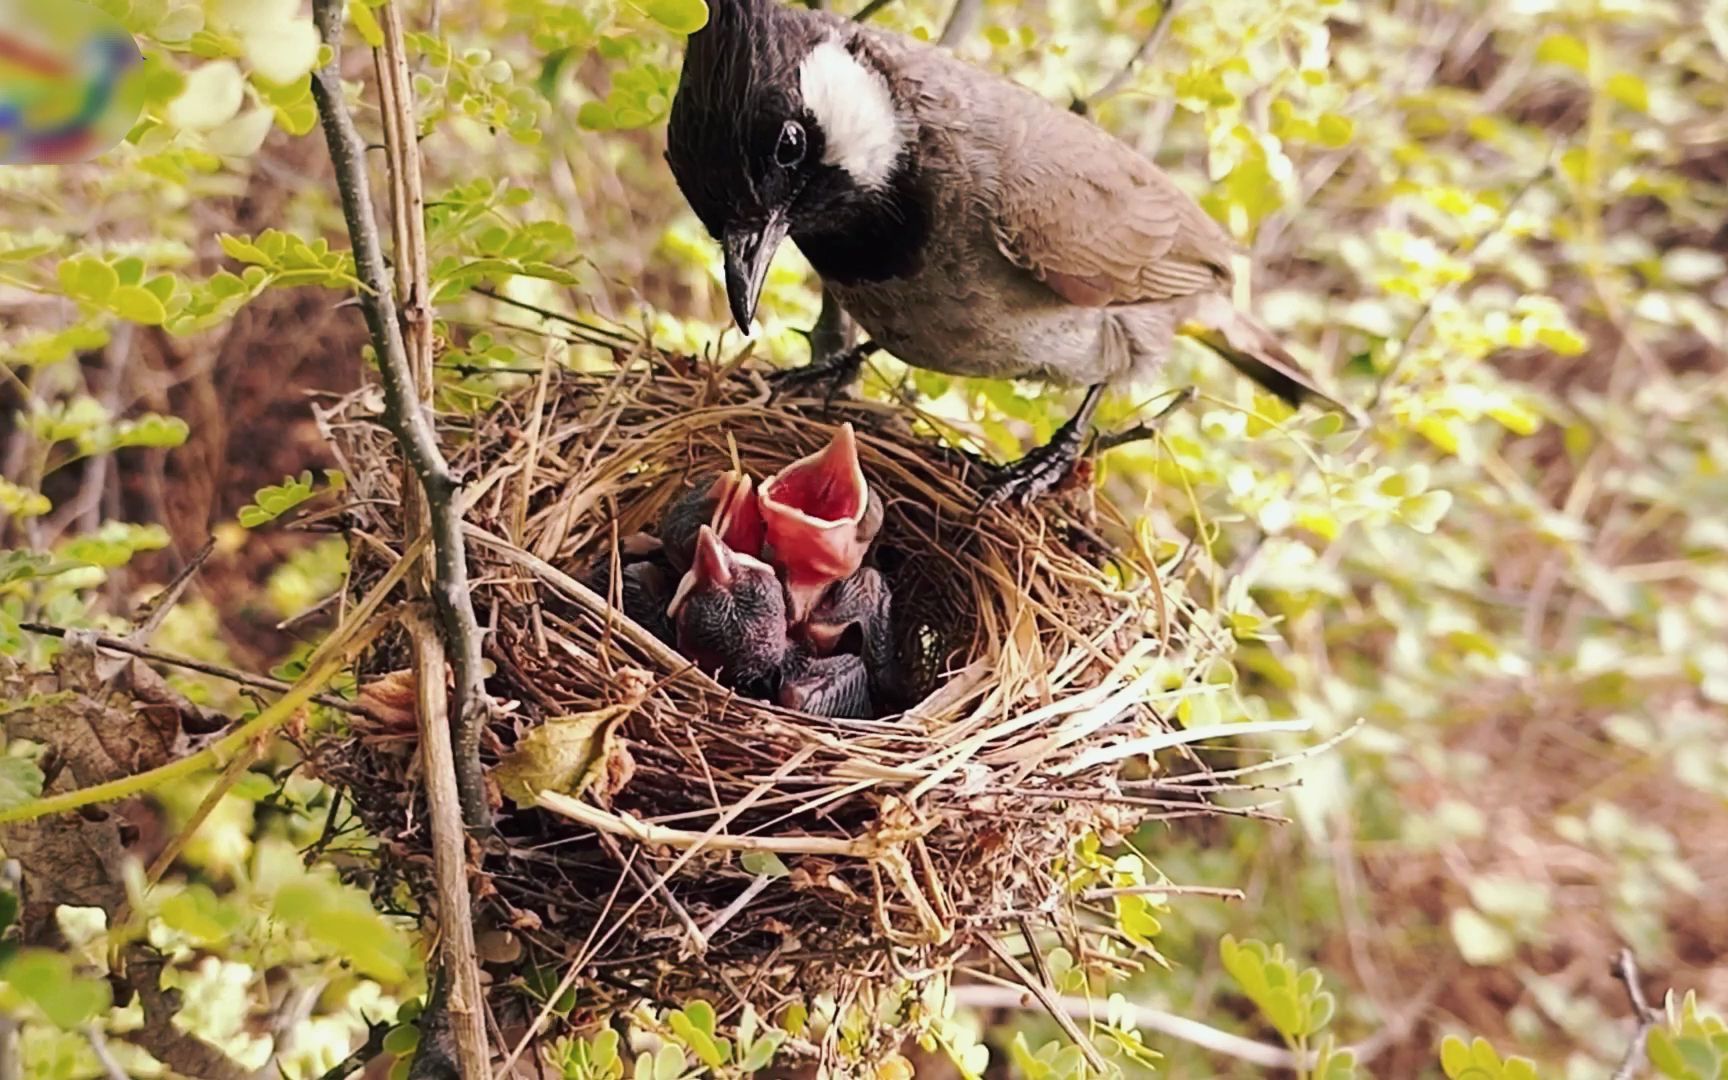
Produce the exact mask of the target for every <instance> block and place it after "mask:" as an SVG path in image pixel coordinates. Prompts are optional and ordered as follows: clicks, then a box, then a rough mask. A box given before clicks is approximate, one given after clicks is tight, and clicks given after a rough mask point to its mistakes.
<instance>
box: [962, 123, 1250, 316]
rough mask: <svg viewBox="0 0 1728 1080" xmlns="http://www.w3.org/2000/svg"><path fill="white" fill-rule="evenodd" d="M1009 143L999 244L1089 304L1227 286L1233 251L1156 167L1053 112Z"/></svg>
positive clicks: (1099, 133)
mask: <svg viewBox="0 0 1728 1080" xmlns="http://www.w3.org/2000/svg"><path fill="white" fill-rule="evenodd" d="M1003 141H1004V151H1005V152H1004V153H1003V155H1002V162H1001V173H1000V181H999V182H1000V184H1001V189H1000V197H999V200H998V202H997V207H996V219H995V222H994V229H995V234H996V243H997V246H998V247H1000V248H1001V250H1002V253H1003V254H1004V255H1005V256H1007V257H1008V259H1009V260H1010V261H1011V262H1013V263H1014V264H1016V265H1017V266H1021V267H1024V268H1025V269H1026V270H1029V271H1031V272H1032V273H1033V274H1034V275H1036V276H1037V277H1038V279H1039V280H1040V281H1043V282H1044V283H1045V284H1047V285H1049V286H1050V288H1051V289H1053V290H1055V291H1056V292H1057V293H1058V294H1060V295H1061V296H1062V297H1063V299H1065V300H1067V301H1069V302H1070V303H1074V304H1083V305H1086V306H1088V307H1104V306H1108V305H1112V304H1138V303H1147V302H1151V301H1157V300H1172V299H1176V298H1178V297H1183V296H1192V295H1194V294H1195V293H1203V292H1210V291H1213V290H1216V289H1221V288H1226V287H1228V285H1229V284H1230V256H1231V254H1232V252H1233V251H1234V245H1233V244H1232V243H1231V242H1230V238H1229V236H1228V235H1226V234H1225V232H1224V230H1223V229H1221V228H1219V227H1218V224H1217V223H1216V222H1214V221H1213V220H1212V219H1211V218H1210V217H1208V216H1207V215H1206V212H1205V211H1203V210H1201V209H1200V207H1199V206H1197V205H1195V203H1194V201H1193V200H1192V199H1190V198H1189V197H1188V196H1187V194H1186V193H1184V192H1183V191H1182V189H1181V188H1179V187H1177V186H1176V184H1175V182H1174V181H1172V180H1171V179H1170V178H1169V177H1168V176H1166V175H1165V174H1164V173H1163V171H1161V170H1160V169H1159V168H1158V167H1157V166H1156V165H1153V164H1152V163H1151V162H1150V161H1148V160H1147V159H1146V158H1144V157H1142V156H1141V155H1140V154H1138V153H1136V152H1135V151H1134V150H1133V149H1132V148H1130V147H1129V146H1127V145H1126V144H1124V143H1122V142H1119V141H1117V140H1116V139H1115V138H1114V137H1113V136H1111V135H1109V134H1107V133H1106V132H1105V131H1104V130H1103V129H1101V128H1099V127H1097V126H1096V125H1094V124H1093V123H1091V122H1090V121H1088V120H1085V119H1084V118H1082V117H1079V116H1075V115H1073V114H1071V113H1068V112H1064V111H1062V110H1059V109H1055V108H1050V107H1048V106H1046V108H1044V109H1039V110H1036V114H1035V116H1034V117H1033V118H1031V119H1030V120H1029V121H1028V122H1026V123H1025V125H1024V126H1023V127H1020V128H1019V130H1017V131H1016V132H1014V135H1013V136H1012V137H1010V138H1008V139H1005V140H1003Z"/></svg>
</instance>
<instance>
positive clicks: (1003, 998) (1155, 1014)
mask: <svg viewBox="0 0 1728 1080" xmlns="http://www.w3.org/2000/svg"><path fill="white" fill-rule="evenodd" d="M954 997H955V999H956V1000H958V1001H959V1003H960V1004H962V1005H968V1006H971V1007H973V1008H981V1009H1029V1008H1032V1007H1033V1006H1034V1001H1033V997H1032V995H1031V993H1030V992H1029V991H1028V992H1023V991H1020V990H1018V989H1014V988H1011V987H1006V986H979V985H974V984H968V985H965V986H956V987H955V988H954ZM1036 1004H1039V1005H1043V1006H1044V1007H1045V1008H1046V1009H1048V1008H1051V1006H1052V1005H1053V1006H1054V1007H1055V1009H1057V1010H1059V1011H1060V1012H1061V1014H1063V1015H1066V1016H1068V1017H1069V1018H1070V1021H1069V1022H1070V1023H1072V1022H1073V1021H1074V1020H1085V1021H1088V1022H1091V1021H1095V1020H1101V1019H1102V1018H1103V1012H1104V1003H1103V1002H1102V1001H1099V1002H1092V1001H1088V1000H1086V999H1085V998H1082V997H1067V996H1064V997H1053V998H1052V999H1051V1001H1050V1002H1049V1003H1046V1002H1043V1001H1038V1002H1037V1003H1036ZM1129 1015H1130V1018H1131V1019H1132V1020H1133V1022H1134V1025H1135V1026H1136V1027H1140V1028H1145V1029H1146V1030H1148V1031H1156V1032H1158V1033H1159V1034H1160V1035H1168V1036H1169V1037H1171V1038H1173V1039H1181V1040H1182V1041H1183V1042H1186V1043H1192V1044H1193V1045H1195V1046H1198V1047H1200V1048H1201V1049H1202V1050H1210V1051H1211V1052H1212V1053H1214V1054H1221V1055H1223V1056H1225V1057H1231V1058H1235V1059H1236V1060H1238V1061H1246V1062H1247V1063H1248V1064H1250V1065H1258V1066H1259V1067H1261V1068H1263V1069H1296V1068H1299V1067H1301V1066H1302V1063H1303V1062H1302V1059H1301V1058H1298V1057H1297V1056H1296V1055H1295V1054H1293V1053H1291V1052H1290V1051H1288V1050H1286V1049H1284V1048H1283V1047H1281V1046H1271V1045H1269V1044H1267V1043H1262V1042H1255V1041H1254V1040H1253V1039H1244V1038H1243V1037H1242V1036H1240V1035H1232V1034H1231V1033H1230V1032H1228V1031H1220V1030H1218V1029H1217V1028H1215V1027H1211V1026H1209V1025H1207V1024H1202V1023H1200V1022H1199V1021H1198V1020H1190V1019H1188V1018H1187V1017H1186V1016H1177V1015H1176V1014H1175V1013H1167V1012H1164V1011H1162V1010H1160V1009H1152V1008H1148V1007H1146V1006H1143V1005H1136V1006H1132V1007H1131V1010H1130V1013H1129Z"/></svg>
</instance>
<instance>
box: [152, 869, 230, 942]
mask: <svg viewBox="0 0 1728 1080" xmlns="http://www.w3.org/2000/svg"><path fill="white" fill-rule="evenodd" d="M157 914H158V915H159V916H160V917H161V919H162V921H163V923H164V924H166V925H167V926H169V927H170V928H172V929H174V930H178V931H180V932H181V933H182V934H185V935H186V936H187V937H189V938H192V939H193V941H195V942H196V943H197V944H200V945H207V946H208V945H220V944H222V943H223V942H224V941H228V940H231V939H232V937H233V935H234V932H235V931H237V930H238V929H240V927H241V926H242V925H243V924H244V921H245V920H244V916H243V914H242V913H241V911H240V910H239V909H237V908H236V907H235V906H234V905H233V904H231V903H225V902H224V901H223V900H222V899H221V898H219V897H218V896H217V895H216V894H215V893H214V892H212V891H211V890H210V888H209V887H208V886H206V885H199V884H194V885H190V886H188V887H187V888H186V890H185V891H184V892H181V893H177V894H175V895H174V896H171V897H169V898H168V899H167V900H166V901H164V902H163V904H162V907H161V908H160V909H159V910H158V911H157Z"/></svg>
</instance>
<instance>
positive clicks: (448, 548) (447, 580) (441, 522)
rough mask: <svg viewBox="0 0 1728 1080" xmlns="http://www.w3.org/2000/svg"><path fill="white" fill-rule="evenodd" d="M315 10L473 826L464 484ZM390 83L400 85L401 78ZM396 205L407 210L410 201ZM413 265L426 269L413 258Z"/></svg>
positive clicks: (336, 56) (340, 167) (322, 104)
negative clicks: (418, 509) (419, 525)
mask: <svg viewBox="0 0 1728 1080" xmlns="http://www.w3.org/2000/svg"><path fill="white" fill-rule="evenodd" d="M312 13H313V17H314V19H315V20H316V21H317V23H318V33H319V35H320V36H321V37H322V38H323V40H324V43H325V44H326V45H328V46H329V47H330V50H331V59H330V63H329V64H328V65H326V66H325V67H323V68H320V69H319V70H318V71H317V72H316V73H314V76H313V79H312V93H313V96H314V97H315V98H316V100H317V103H318V116H319V119H320V121H321V122H322V124H323V127H324V139H325V142H326V143H328V144H329V147H330V161H331V164H332V165H334V166H335V169H336V186H337V188H338V189H339V190H340V192H341V195H342V215H343V217H344V218H345V219H346V221H347V224H348V236H349V240H350V242H351V243H352V245H353V248H354V269H355V272H356V274H357V275H358V276H359V278H360V280H361V281H362V282H363V283H364V284H365V286H366V289H365V291H364V292H362V293H361V294H360V296H359V301H360V310H361V312H362V313H363V314H364V315H365V317H366V326H367V329H368V330H369V331H371V335H372V346H373V348H374V349H375V350H376V351H377V354H378V370H379V374H380V376H381V378H382V382H383V386H384V416H383V423H384V425H385V427H387V428H389V430H390V432H391V434H392V435H394V436H395V437H396V441H397V443H398V444H400V446H401V447H402V456H403V457H404V458H405V459H406V460H407V462H408V465H409V467H410V468H412V469H413V470H414V475H415V476H416V477H417V478H418V479H419V481H420V488H421V491H422V492H423V493H424V496H425V505H426V512H427V516H428V517H429V519H430V525H431V533H432V545H433V572H432V579H433V584H432V588H431V595H432V604H433V609H434V611H435V612H436V613H437V617H438V625H439V630H440V632H441V633H442V635H443V638H444V644H445V646H446V648H447V650H448V653H449V659H450V667H451V670H452V673H453V674H454V676H455V690H454V692H453V694H452V695H451V699H450V732H451V743H452V746H453V749H454V754H455V769H456V785H457V790H458V791H459V792H460V793H461V801H462V818H463V821H464V822H465V823H466V824H467V826H468V827H469V828H471V829H485V828H489V827H490V825H491V810H490V808H489V807H488V805H487V801H486V787H485V778H484V775H483V774H482V772H481V769H480V732H481V730H482V729H483V728H484V727H485V722H486V718H487V713H488V710H489V706H488V702H487V698H486V686H485V676H484V668H483V667H482V661H481V655H480V646H481V637H480V625H479V621H478V620H477V619H476V618H475V616H474V604H473V601H472V599H471V598H470V597H469V595H468V561H467V551H466V545H465V542H464V538H463V535H462V514H461V510H460V506H461V497H460V495H461V493H460V489H459V486H458V484H457V482H456V478H455V476H454V475H453V474H452V473H451V471H450V466H449V464H448V463H447V462H446V461H445V460H444V455H443V453H442V451H440V449H439V447H438V436H437V432H436V431H435V430H434V429H433V427H432V421H431V416H430V412H429V410H428V409H427V408H426V407H425V405H424V404H423V403H422V401H421V398H420V390H419V388H418V387H417V386H416V383H415V379H414V368H413V362H412V360H411V358H410V357H409V354H408V347H407V344H406V342H405V341H404V339H403V335H402V327H401V325H400V324H399V323H398V322H397V310H396V299H395V290H394V288H393V286H392V283H391V280H390V274H389V271H388V270H387V269H386V268H385V265H384V253H383V251H382V250H381V245H380V242H379V235H378V220H377V216H376V214H375V213H374V211H373V206H372V188H371V183H370V181H369V180H368V179H367V177H366V161H365V153H366V149H365V147H366V144H365V143H364V142H363V141H362V140H361V138H360V133H359V131H358V130H357V129H356V128H355V127H354V119H353V117H352V116H350V115H349V113H348V103H347V101H346V100H345V99H344V97H343V94H342V77H341V73H340V62H341V55H342V54H341V43H342V23H343V0H313V4H312ZM394 29H395V31H396V33H395V37H396V42H395V46H396V52H397V54H398V55H399V53H400V47H401V41H400V38H401V24H400V22H399V21H397V22H395V23H394ZM395 89H397V90H402V89H403V88H401V87H400V86H398V87H397V88H395ZM393 105H394V107H395V108H394V111H395V113H396V116H395V117H394V118H393V120H392V123H391V131H392V133H393V134H394V135H395V137H396V138H397V139H408V140H412V139H413V121H412V108H411V106H410V105H409V101H408V99H407V98H406V97H405V96H404V94H403V93H400V92H398V93H396V94H394V95H393ZM404 111H406V112H407V114H408V116H409V120H408V123H407V124H406V125H403V124H402V123H401V122H400V118H401V116H402V114H403V112H404ZM416 160H417V159H416ZM416 186H417V185H416ZM400 209H401V211H402V212H403V213H407V212H409V210H410V207H407V206H403V207H401V208H400ZM409 235H412V234H411V233H410V234H409ZM397 254H398V257H399V258H401V259H402V260H403V261H405V262H408V261H411V260H412V258H413V256H412V254H411V253H409V252H398V253H397ZM420 265H421V266H423V264H420ZM414 269H415V270H416V272H419V273H423V270H420V269H419V267H415V268H414ZM424 284H425V283H424V281H423V280H421V281H417V282H415V285H416V287H417V288H418V289H419V291H417V292H415V293H411V294H410V296H409V297H407V299H408V302H409V303H410V304H411V305H412V307H413V309H414V310H415V311H417V312H423V311H425V309H424V303H425V301H426V299H427V296H428V294H427V293H426V292H425V291H424V288H423V286H424ZM428 317H429V316H428ZM417 329H418V324H417ZM428 385H429V384H428Z"/></svg>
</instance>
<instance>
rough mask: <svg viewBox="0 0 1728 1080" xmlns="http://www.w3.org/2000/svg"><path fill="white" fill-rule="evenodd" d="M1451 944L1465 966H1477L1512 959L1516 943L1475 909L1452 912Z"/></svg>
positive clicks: (1463, 908)
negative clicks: (1456, 949)
mask: <svg viewBox="0 0 1728 1080" xmlns="http://www.w3.org/2000/svg"><path fill="white" fill-rule="evenodd" d="M1451 927H1452V940H1453V941H1454V942H1455V943H1456V944H1457V946H1458V952H1459V955H1461V956H1463V958H1464V961H1465V963H1468V964H1475V965H1477V966H1479V967H1480V966H1487V965H1492V964H1500V963H1504V962H1505V961H1507V960H1509V959H1511V958H1512V955H1513V953H1514V951H1515V950H1516V942H1514V941H1513V940H1512V935H1511V934H1508V933H1507V932H1506V931H1505V930H1503V929H1501V928H1500V926H1498V925H1497V924H1495V923H1493V922H1490V921H1489V920H1488V919H1487V918H1486V917H1484V916H1483V915H1482V914H1481V913H1480V912H1478V911H1477V910H1476V909H1475V908H1468V907H1462V908H1458V909H1456V910H1454V911H1453V912H1452V918H1451Z"/></svg>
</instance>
